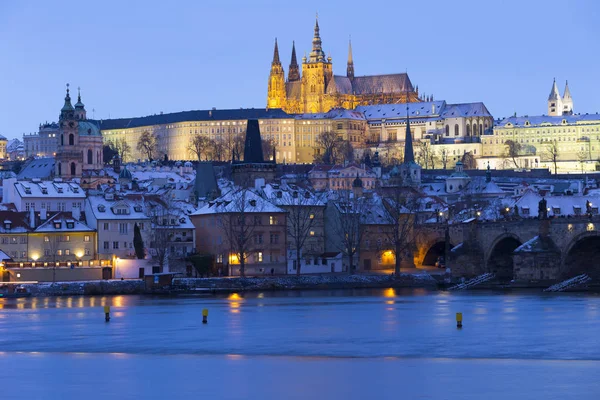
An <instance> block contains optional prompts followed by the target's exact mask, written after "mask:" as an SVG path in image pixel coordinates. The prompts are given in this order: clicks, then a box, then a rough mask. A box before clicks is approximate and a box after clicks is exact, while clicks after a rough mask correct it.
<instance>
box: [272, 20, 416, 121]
mask: <svg viewBox="0 0 600 400" xmlns="http://www.w3.org/2000/svg"><path fill="white" fill-rule="evenodd" d="M418 101H421V100H420V99H419V89H418V87H417V88H416V89H415V88H413V85H412V83H411V82H410V79H409V78H408V74H406V73H400V74H390V75H372V76H355V75H354V60H353V58H352V44H351V43H350V44H349V46H348V63H347V68H346V76H341V75H334V74H333V64H332V60H331V56H329V57H326V56H325V52H324V51H323V49H322V46H321V37H320V34H319V21H318V20H317V21H316V23H315V34H314V37H313V40H312V51H311V52H310V55H309V57H308V58H307V57H306V56H304V57H303V58H302V75H300V68H299V66H298V62H297V59H296V47H295V44H293V45H292V60H291V62H290V67H289V71H288V76H287V80H286V79H285V73H284V70H283V67H282V65H281V61H280V59H279V49H278V47H277V40H275V51H274V54H273V61H272V62H271V72H270V74H269V88H268V94H267V108H281V109H283V110H284V111H286V112H288V113H293V114H298V113H323V112H327V111H329V110H331V109H332V108H336V107H343V108H346V109H354V108H355V107H357V106H360V105H369V104H390V103H406V102H409V103H412V102H418Z"/></svg>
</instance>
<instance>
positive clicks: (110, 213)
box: [86, 196, 149, 220]
mask: <svg viewBox="0 0 600 400" xmlns="http://www.w3.org/2000/svg"><path fill="white" fill-rule="evenodd" d="M87 201H88V204H89V209H90V210H91V212H92V214H93V216H94V218H95V219H97V220H105V219H111V220H112V219H126V220H145V219H149V217H148V216H147V215H146V213H145V210H144V207H143V204H142V202H141V201H136V200H134V199H119V200H107V199H105V198H104V197H103V196H89V197H88V199H87ZM86 210H87V209H86ZM119 210H124V211H126V212H122V213H119Z"/></svg>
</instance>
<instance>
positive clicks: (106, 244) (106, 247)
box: [103, 240, 133, 250]
mask: <svg viewBox="0 0 600 400" xmlns="http://www.w3.org/2000/svg"><path fill="white" fill-rule="evenodd" d="M122 244H123V246H122V247H119V246H120V245H121V242H119V241H117V240H115V241H113V242H112V249H113V250H119V248H121V249H127V248H129V249H132V248H133V242H122ZM103 248H104V250H109V249H110V242H109V241H105V242H104V244H103Z"/></svg>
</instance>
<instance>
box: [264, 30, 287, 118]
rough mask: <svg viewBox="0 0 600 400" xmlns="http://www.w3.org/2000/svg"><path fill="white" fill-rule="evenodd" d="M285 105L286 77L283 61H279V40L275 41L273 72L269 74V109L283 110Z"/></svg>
mask: <svg viewBox="0 0 600 400" xmlns="http://www.w3.org/2000/svg"><path fill="white" fill-rule="evenodd" d="M284 105H285V76H284V72H283V67H282V66H281V61H280V60H279V48H278V47H277V39H275V49H274V50H273V61H272V62H271V72H270V74H269V90H268V94H267V107H268V108H283V107H284Z"/></svg>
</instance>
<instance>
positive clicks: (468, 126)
mask: <svg viewBox="0 0 600 400" xmlns="http://www.w3.org/2000/svg"><path fill="white" fill-rule="evenodd" d="M467 136H471V125H469V124H467Z"/></svg>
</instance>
